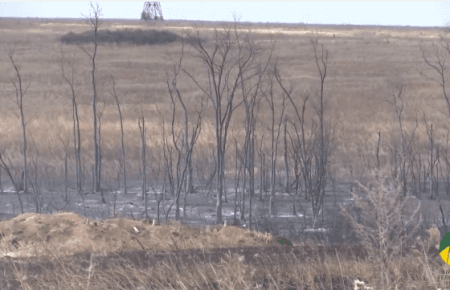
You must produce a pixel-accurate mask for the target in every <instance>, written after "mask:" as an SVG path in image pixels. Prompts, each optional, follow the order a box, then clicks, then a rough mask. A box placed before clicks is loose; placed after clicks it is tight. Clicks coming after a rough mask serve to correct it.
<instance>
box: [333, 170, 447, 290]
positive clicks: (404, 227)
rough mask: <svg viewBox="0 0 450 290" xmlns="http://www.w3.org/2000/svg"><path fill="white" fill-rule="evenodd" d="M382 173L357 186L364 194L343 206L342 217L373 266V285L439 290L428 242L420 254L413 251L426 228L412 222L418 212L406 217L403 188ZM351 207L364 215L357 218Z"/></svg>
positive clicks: (423, 245)
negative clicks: (432, 268)
mask: <svg viewBox="0 0 450 290" xmlns="http://www.w3.org/2000/svg"><path fill="white" fill-rule="evenodd" d="M379 173H381V172H377V171H375V172H374V173H373V174H372V177H371V181H369V184H368V185H367V186H364V185H362V184H361V183H359V182H357V184H358V185H359V186H360V187H361V191H362V194H361V195H358V194H356V193H352V197H353V204H352V205H343V206H341V213H342V215H343V216H344V217H345V219H346V221H347V222H348V223H349V224H350V226H351V227H352V229H353V230H354V231H355V233H356V236H357V238H358V240H359V242H360V245H361V247H362V248H363V250H364V252H365V254H366V257H367V262H368V263H370V264H371V265H372V266H373V270H374V271H373V273H374V274H375V276H374V279H375V281H374V283H375V284H378V285H379V287H382V289H400V288H399V287H400V285H403V286H402V287H401V288H403V287H405V286H406V285H414V284H416V285H417V286H419V285H420V284H427V285H422V286H423V287H429V286H436V285H435V283H436V281H435V278H434V277H437V274H438V272H437V270H435V271H432V270H431V267H430V264H429V263H431V262H432V261H431V260H430V259H429V257H428V253H426V251H425V250H424V249H427V247H428V246H429V240H428V241H426V242H425V243H424V242H422V243H421V246H422V248H421V251H417V250H416V251H412V250H413V249H414V248H415V247H416V246H417V241H420V239H418V236H420V235H421V234H423V224H422V223H421V222H417V223H416V224H414V222H413V220H414V219H413V217H415V216H416V215H418V213H419V208H417V209H416V210H415V211H414V213H413V214H412V215H411V216H405V214H404V209H405V206H406V200H405V198H404V197H403V195H402V193H401V188H400V187H396V186H395V184H398V183H396V181H393V182H390V183H387V182H386V178H385V177H380V175H381V174H379ZM382 176H387V175H382ZM370 188H372V189H370ZM352 207H356V208H357V209H359V210H358V212H359V213H360V214H361V215H360V216H358V217H355V215H354V211H352ZM412 253H413V255H411V254H412ZM438 259H439V257H438V258H437V259H434V260H433V261H435V262H437V261H438ZM436 264H437V263H436ZM434 266H436V265H434ZM435 269H436V268H435ZM414 280H415V281H414ZM419 280H420V282H419ZM413 281H414V282H413ZM430 283H432V285H430ZM433 284H434V285H433ZM408 289H409V288H408ZM413 289H419V288H413ZM421 289H425V288H421Z"/></svg>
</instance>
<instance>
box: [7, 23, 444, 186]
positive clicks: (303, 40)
mask: <svg viewBox="0 0 450 290" xmlns="http://www.w3.org/2000/svg"><path fill="white" fill-rule="evenodd" d="M190 25H191V24H190V23H170V24H166V25H163V24H155V25H152V24H145V23H140V22H129V23H128V22H125V23H111V22H106V23H102V24H101V26H100V29H110V30H116V29H125V28H129V29H135V28H136V29H137V28H140V29H150V28H151V29H158V30H167V31H170V32H174V33H176V34H179V35H181V33H182V31H183V30H187V29H189V28H190ZM203 26H208V25H207V24H203V25H202V26H200V27H201V32H202V35H205V36H206V37H207V36H210V33H211V29H213V28H214V26H212V27H209V26H208V27H203ZM215 26H216V27H218V26H219V25H215ZM248 29H250V30H251V35H252V37H254V38H255V39H256V40H264V41H268V40H270V39H271V38H272V37H273V38H274V39H275V40H276V41H277V43H276V48H275V52H274V55H275V57H276V59H277V60H278V63H279V66H280V70H281V76H282V77H283V80H284V81H286V84H288V82H290V83H291V84H292V86H293V88H294V92H296V93H297V94H298V100H299V101H300V100H301V99H300V93H302V92H303V91H310V92H311V95H312V96H314V95H315V94H316V92H317V90H318V85H319V78H318V72H317V68H316V67H315V62H314V60H313V51H312V46H311V44H310V39H311V38H313V39H314V38H316V39H319V40H320V43H323V44H324V47H325V48H326V49H327V50H328V51H329V68H328V73H327V75H328V77H327V79H326V81H325V99H326V100H327V102H328V107H327V110H326V114H325V117H326V118H327V120H329V122H331V123H332V124H337V127H336V128H335V129H336V130H335V136H336V139H337V148H336V151H335V153H334V156H332V157H331V160H330V162H331V163H332V164H333V166H334V167H336V168H339V170H337V176H338V177H344V176H347V175H348V174H349V169H350V168H352V172H353V174H354V176H358V175H359V174H361V173H362V170H363V167H364V166H365V164H364V162H363V160H362V159H361V158H360V156H362V155H363V154H367V155H368V157H367V158H369V161H373V160H370V157H372V156H373V152H374V149H373V148H374V144H376V140H377V139H376V138H377V133H378V131H381V133H382V142H381V151H380V156H381V158H382V159H383V158H384V159H385V160H386V158H387V154H388V149H387V148H388V145H389V138H388V136H389V135H390V134H392V133H394V134H395V130H398V128H397V127H398V124H397V123H396V119H395V111H394V109H393V107H392V106H391V105H390V104H389V103H387V102H385V101H384V100H386V99H388V100H391V98H392V94H393V93H397V92H398V88H399V86H400V85H401V84H402V85H403V97H404V100H405V108H404V113H403V114H404V126H405V127H406V128H410V127H412V126H413V124H414V122H413V120H414V117H415V114H416V113H417V114H418V115H419V117H420V116H421V115H422V113H425V114H426V116H427V119H428V120H429V121H430V122H433V123H434V124H435V128H436V131H435V134H436V136H437V138H438V142H441V143H443V142H445V134H444V133H445V132H446V128H447V127H446V126H448V122H447V121H446V120H445V118H443V115H442V114H441V113H439V111H440V108H441V107H442V106H443V105H444V104H445V103H444V100H443V98H442V93H441V89H440V87H439V85H438V84H437V83H436V82H435V78H436V77H437V76H436V75H435V74H434V73H435V72H434V71H433V69H432V68H430V67H428V66H427V65H426V64H425V62H424V61H423V58H422V54H421V50H420V46H421V45H422V46H424V47H428V46H430V44H431V43H432V41H433V40H436V39H437V37H438V36H439V35H440V34H442V35H443V32H441V31H434V30H412V29H386V28H360V29H356V28H352V29H345V28H340V27H338V26H337V27H335V28H327V27H324V28H321V27H313V28H310V29H309V28H308V27H306V26H304V27H303V26H300V27H287V28H283V27H277V26H275V25H274V26H273V27H269V25H263V27H262V28H258V26H250V25H249V26H244V27H242V31H243V32H245V33H246V32H247V30H248ZM86 30H89V25H88V24H87V23H86V22H85V21H56V22H53V23H52V22H49V23H46V22H45V21H40V22H33V21H28V22H24V23H20V22H19V21H10V20H2V21H1V22H0V33H1V40H0V42H1V47H2V49H3V54H1V55H0V64H1V66H0V70H1V71H0V76H1V77H0V88H1V90H0V91H1V104H2V106H1V108H0V110H1V111H0V113H1V115H0V118H1V124H2V128H1V129H0V130H1V131H0V139H1V140H2V141H1V142H2V148H4V149H5V150H6V152H8V153H9V154H11V160H12V161H13V162H14V161H15V162H19V161H20V154H19V152H20V151H19V149H20V147H21V135H20V130H19V129H20V127H19V123H18V119H17V117H16V116H15V113H17V107H16V106H15V104H14V103H13V102H11V101H10V100H9V99H8V97H12V96H13V94H14V87H13V85H12V83H11V82H10V79H11V78H12V77H14V71H13V67H12V65H11V63H10V60H9V58H8V57H7V49H8V48H11V47H13V46H15V48H16V52H15V60H16V61H17V64H18V65H19V68H20V71H21V73H22V75H23V79H24V81H25V82H26V83H28V82H29V81H31V83H30V87H29V90H28V93H27V95H26V97H25V98H24V107H25V117H26V119H27V120H29V124H28V131H29V132H30V134H32V135H33V139H34V142H35V144H36V147H37V148H38V150H39V155H40V159H41V161H40V162H41V164H42V166H43V167H45V168H47V170H48V174H49V175H52V176H55V175H58V174H60V173H61V170H60V168H61V166H62V162H61V156H62V155H63V154H64V153H63V152H64V150H63V147H62V144H61V142H60V140H59V136H60V137H62V138H63V139H64V140H71V139H69V138H71V137H70V136H72V135H71V131H70V130H71V128H72V113H71V101H70V99H69V98H70V89H69V87H68V85H67V84H66V83H65V82H64V81H63V79H62V77H61V68H60V59H61V54H60V49H61V48H62V49H63V51H64V53H65V55H66V56H68V57H71V56H72V55H73V54H75V58H76V74H75V80H76V83H75V90H76V93H77V95H78V98H79V104H80V120H81V130H82V131H81V132H82V134H81V135H82V148H83V150H84V154H83V158H84V159H85V162H88V161H89V160H91V159H92V157H91V155H90V154H91V152H90V151H92V150H89V148H91V147H92V146H91V138H90V137H91V135H92V133H91V131H92V124H91V120H90V117H91V115H92V112H91V111H92V109H91V105H90V104H91V102H92V100H91V99H92V88H91V86H90V64H89V58H88V57H87V56H86V54H85V53H84V52H83V51H82V50H81V49H80V48H79V47H77V46H76V45H65V44H62V43H61V42H60V41H59V38H60V37H61V36H62V35H65V34H67V33H69V32H71V31H72V32H74V33H81V32H83V31H86ZM387 35H390V37H389V38H387ZM267 45H269V43H267ZM187 50H188V52H187V53H192V51H191V50H189V49H187ZM180 53H181V45H180V43H179V42H178V41H176V42H172V43H169V44H164V45H162V44H160V45H155V46H151V45H143V46H138V45H132V44H129V45H125V44H123V45H116V44H105V45H100V47H99V51H98V60H97V80H98V91H99V98H100V105H99V106H100V107H103V105H104V113H103V117H102V139H103V140H102V142H103V146H104V149H103V162H105V163H106V166H104V168H105V173H104V174H106V176H110V177H112V176H114V175H115V174H114V171H115V170H114V168H115V167H116V166H117V165H116V164H115V162H114V161H115V159H116V157H117V154H118V152H119V148H120V147H119V142H118V140H119V135H120V131H119V130H118V129H119V124H118V114H117V109H116V107H115V105H114V100H113V98H112V97H111V96H110V95H109V93H110V92H111V91H112V84H111V75H113V76H114V78H115V79H116V82H117V92H118V95H119V98H120V100H121V101H122V103H123V106H124V109H123V112H124V120H125V134H126V146H127V148H128V152H129V154H128V158H129V160H128V161H129V163H128V166H130V169H132V170H134V172H137V165H136V161H137V160H138V155H137V152H138V147H139V142H136V140H137V138H138V136H139V133H138V126H137V120H136V119H137V117H136V116H138V115H140V109H139V105H141V104H142V106H143V109H144V114H145V116H146V118H148V119H149V122H151V123H150V124H149V127H150V129H149V132H148V136H151V137H149V138H148V140H147V144H148V146H149V148H150V156H149V160H150V162H153V163H157V160H158V158H159V154H160V151H161V143H162V142H161V140H162V138H161V136H162V130H161V129H160V128H161V126H162V121H161V117H160V115H159V114H158V113H157V109H159V110H161V113H162V115H163V116H167V118H166V120H165V121H166V123H168V122H169V121H170V117H169V116H170V114H168V113H170V112H171V111H170V110H171V109H170V99H169V96H168V92H167V84H166V72H169V71H170V70H171V67H172V65H173V63H174V62H176V61H178V58H179V56H180ZM200 64H201V63H200V61H199V60H197V59H194V58H192V57H185V60H184V65H185V66H186V67H187V68H188V69H189V71H192V73H193V74H194V75H196V76H198V78H199V79H202V77H205V76H206V75H205V71H204V69H203V67H202V66H201V65H200ZM419 71H420V72H423V73H424V74H425V75H427V76H429V77H430V78H432V79H427V78H425V77H424V76H421V75H420V73H419ZM433 77H434V78H433ZM178 86H179V87H180V90H181V92H182V93H183V95H184V97H185V98H187V100H189V101H192V102H194V100H195V97H196V96H198V95H200V91H199V89H198V88H197V87H196V86H195V84H193V82H192V81H191V80H190V79H189V78H188V77H186V76H181V77H180V79H179V80H178ZM189 109H190V110H193V107H192V106H191V108H189ZM240 109H241V110H239V109H238V110H237V112H236V114H235V118H234V120H233V121H232V124H231V130H232V133H230V135H232V136H234V135H236V136H239V135H241V136H242V134H243V130H242V128H240V127H239V126H238V125H239V124H241V123H242V121H243V119H244V114H243V108H240ZM293 113H294V112H293V110H289V108H288V109H287V114H288V115H292V114H293ZM267 114H268V108H267V106H265V105H263V106H262V108H261V111H260V120H259V121H260V122H261V123H260V125H259V126H258V128H257V131H258V132H260V134H259V136H262V134H263V132H262V131H267V130H266V127H267V126H268V124H267V123H268V120H266V118H265V116H267ZM212 116H213V115H212V111H211V110H210V111H209V112H208V114H207V117H205V118H204V126H203V130H202V134H201V136H200V139H199V142H198V145H197V147H196V149H195V150H194V157H193V159H194V160H195V161H196V162H200V163H201V164H209V163H212V162H213V160H212V151H211V150H212V148H211V146H212V145H213V144H214V131H213V128H214V125H213V122H214V120H213V117H212ZM312 116H313V110H312V109H311V107H310V108H309V110H307V112H306V120H308V119H309V118H311V117H312ZM265 123H266V124H265ZM265 136H266V137H267V136H269V134H268V132H266V133H265ZM418 137H419V140H420V141H422V142H425V141H426V133H425V129H424V126H423V124H419V128H418ZM267 144H268V143H267ZM33 149H34V146H33V145H32V146H31V150H33ZM199 152H202V154H199ZM207 152H211V153H210V154H205V153H207ZM227 160H229V161H230V162H229V164H228V168H229V167H230V166H231V164H234V163H233V156H231V154H230V158H227Z"/></svg>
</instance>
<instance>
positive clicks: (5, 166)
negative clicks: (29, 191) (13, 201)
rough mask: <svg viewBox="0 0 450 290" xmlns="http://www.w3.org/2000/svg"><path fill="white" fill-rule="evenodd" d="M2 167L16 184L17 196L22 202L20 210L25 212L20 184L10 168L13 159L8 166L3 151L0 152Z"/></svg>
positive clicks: (14, 184)
mask: <svg viewBox="0 0 450 290" xmlns="http://www.w3.org/2000/svg"><path fill="white" fill-rule="evenodd" d="M0 162H1V164H0V167H2V168H3V169H5V171H6V174H8V176H9V179H10V180H11V183H12V184H13V186H14V189H15V190H16V194H17V198H18V199H19V203H20V212H21V213H23V203H22V198H21V197H20V194H19V184H18V181H17V179H16V178H14V177H13V175H12V173H11V170H10V168H11V167H12V166H11V160H10V161H9V163H10V166H8V165H7V164H6V162H5V160H4V159H3V156H2V153H0Z"/></svg>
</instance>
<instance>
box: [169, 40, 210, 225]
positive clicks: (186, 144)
mask: <svg viewBox="0 0 450 290" xmlns="http://www.w3.org/2000/svg"><path fill="white" fill-rule="evenodd" d="M183 56H184V44H183V45H182V50H181V57H180V60H179V62H178V63H177V64H175V65H174V67H173V76H169V74H167V88H168V91H169V95H170V99H171V101H172V141H173V146H174V148H175V150H176V151H177V152H178V160H177V166H176V168H177V183H176V195H175V219H177V220H178V219H179V211H180V210H179V197H180V193H181V189H182V188H183V187H184V188H185V192H184V200H183V217H184V218H186V198H187V194H188V193H189V192H190V191H191V187H192V164H191V156H192V151H193V150H194V146H195V143H196V142H197V140H198V137H199V134H200V132H201V124H202V114H203V110H204V105H203V102H204V97H203V98H202V99H201V101H200V102H199V104H200V109H198V108H197V107H196V110H197V115H198V117H197V124H196V125H195V127H193V128H192V133H191V134H190V136H189V119H188V110H187V107H186V104H185V101H184V99H183V97H182V95H181V93H180V91H179V89H178V87H177V79H178V77H179V73H180V69H181V64H182V61H183ZM177 101H178V102H179V103H180V104H181V106H182V108H183V113H184V120H183V123H184V132H180V134H176V133H175V121H176V104H177ZM183 133H184V134H183ZM180 135H183V136H184V137H181V138H180ZM189 137H190V139H189ZM180 139H181V144H180V145H178V140H180ZM183 156H184V162H183V163H184V165H183V167H181V166H180V164H181V159H182V158H183ZM189 171H191V176H190V178H191V181H188V180H187V179H189ZM183 185H184V186H183Z"/></svg>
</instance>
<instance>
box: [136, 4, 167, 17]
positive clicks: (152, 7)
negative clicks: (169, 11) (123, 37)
mask: <svg viewBox="0 0 450 290" xmlns="http://www.w3.org/2000/svg"><path fill="white" fill-rule="evenodd" d="M141 20H164V18H163V14H162V9H161V4H160V3H159V2H156V1H155V2H149V1H147V2H145V3H144V10H143V11H142V13H141Z"/></svg>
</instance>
